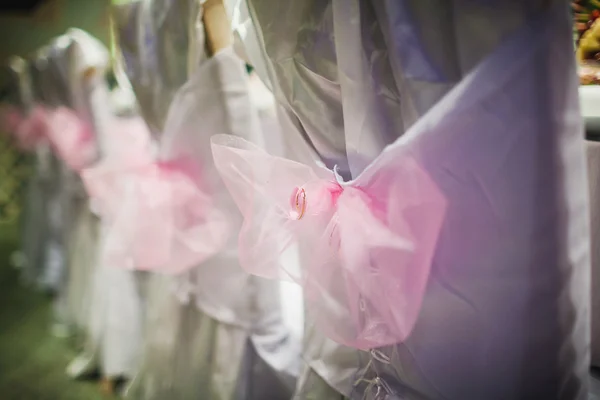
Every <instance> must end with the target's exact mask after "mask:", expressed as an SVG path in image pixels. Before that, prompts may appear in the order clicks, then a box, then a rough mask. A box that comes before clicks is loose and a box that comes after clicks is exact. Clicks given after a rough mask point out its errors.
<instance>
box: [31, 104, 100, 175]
mask: <svg viewBox="0 0 600 400" xmlns="http://www.w3.org/2000/svg"><path fill="white" fill-rule="evenodd" d="M37 110H39V108H38V109H36V110H34V114H35V113H36V112H39V111H37ZM42 113H44V114H45V115H42V118H46V123H47V129H46V131H45V132H46V135H47V137H48V140H49V142H50V145H51V146H52V148H53V149H54V151H55V152H56V153H57V155H58V156H59V157H60V158H61V159H62V160H63V161H64V162H65V164H67V165H68V166H69V167H70V168H72V169H73V170H75V171H80V170H81V169H82V168H84V167H86V166H88V165H90V164H91V163H93V162H94V161H95V160H96V158H97V157H98V149H97V145H96V140H95V138H94V133H93V131H92V129H91V127H90V126H89V125H88V124H86V123H85V122H84V121H83V120H82V119H81V118H79V117H78V116H77V114H76V113H75V112H74V111H72V110H70V109H68V108H66V107H58V108H57V109H54V110H43V111H42Z"/></svg>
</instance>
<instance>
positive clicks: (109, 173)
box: [82, 142, 230, 274]
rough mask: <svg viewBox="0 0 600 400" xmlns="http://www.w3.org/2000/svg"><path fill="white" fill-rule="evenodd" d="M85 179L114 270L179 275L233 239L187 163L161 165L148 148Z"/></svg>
mask: <svg viewBox="0 0 600 400" xmlns="http://www.w3.org/2000/svg"><path fill="white" fill-rule="evenodd" d="M140 143H142V142H140ZM142 144H143V143H142ZM82 177H83V180H84V183H85V185H86V188H87V190H88V193H89V194H90V197H91V198H92V200H93V202H94V204H95V207H96V209H97V210H98V213H99V214H100V216H101V218H102V219H103V222H104V225H105V227H106V231H105V236H104V245H103V252H104V254H103V257H104V260H105V261H106V262H108V263H110V265H111V266H113V267H118V268H133V269H138V270H148V271H154V272H158V273H165V274H178V273H181V272H184V271H186V270H188V269H189V268H192V267H194V266H196V265H198V264H199V263H201V262H202V261H204V260H206V259H207V258H209V257H211V256H213V255H214V254H215V253H217V252H218V251H220V249H221V248H222V247H223V246H224V245H225V243H226V241H227V239H228V238H229V231H230V224H229V220H228V219H227V218H226V216H225V214H224V213H223V212H221V211H220V210H219V208H218V207H216V206H215V204H214V201H213V199H212V197H211V196H210V194H209V193H210V192H209V190H208V189H207V187H206V184H205V182H204V181H203V180H202V177H201V169H200V168H199V166H198V165H197V164H196V163H195V162H194V161H193V160H191V159H189V158H188V159H184V158H180V159H177V160H172V161H167V162H159V161H155V158H154V156H153V155H152V154H151V151H150V148H149V146H146V147H140V148H138V149H130V152H129V153H128V154H125V153H124V154H121V155H120V157H117V158H116V159H112V160H110V159H109V160H108V161H107V162H103V163H101V164H99V165H98V166H95V167H94V168H89V169H87V170H85V171H84V172H83V174H82Z"/></svg>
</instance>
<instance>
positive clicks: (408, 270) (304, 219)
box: [212, 135, 446, 349]
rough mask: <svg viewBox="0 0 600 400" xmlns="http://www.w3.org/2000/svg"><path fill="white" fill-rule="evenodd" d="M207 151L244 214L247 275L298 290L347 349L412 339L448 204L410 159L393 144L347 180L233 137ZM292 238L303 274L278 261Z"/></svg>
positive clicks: (242, 253) (242, 260) (243, 249)
mask: <svg viewBox="0 0 600 400" xmlns="http://www.w3.org/2000/svg"><path fill="white" fill-rule="evenodd" d="M212 147H213V155H214V160H215V165H216V167H217V169H218V171H219V173H220V175H221V177H222V178H223V180H224V181H225V184H226V186H227V188H228V189H229V191H230V193H231V195H232V196H233V199H234V201H235V202H236V204H237V205H238V207H239V209H240V211H241V213H242V214H243V216H244V224H243V227H242V230H241V232H240V237H239V254H240V263H241V265H242V266H243V267H244V268H245V269H246V270H247V271H248V272H250V273H253V274H256V275H260V276H264V277H267V278H284V279H286V278H287V279H291V280H293V281H296V282H299V283H300V284H302V286H303V288H304V291H305V296H306V299H307V302H308V306H309V307H311V314H313V315H314V316H315V317H316V321H317V323H318V324H319V325H320V327H321V329H323V330H324V332H325V333H327V335H328V336H329V337H330V338H332V339H334V340H336V341H338V342H340V343H342V344H345V345H347V346H352V347H356V348H361V349H370V348H373V347H377V346H382V345H387V344H392V343H398V342H401V341H403V340H404V339H405V338H406V337H407V336H408V335H409V334H410V332H411V330H412V327H413V325H414V323H415V321H416V319H417V316H418V313H419V309H420V305H421V300H422V297H423V293H424V290H425V285H426V282H427V278H428V276H429V271H430V268H431V260H432V255H433V251H434V249H435V245H436V241H437V238H438V235H439V232H440V228H441V226H442V221H443V219H444V214H445V208H446V202H445V200H444V198H443V196H442V194H441V192H440V191H439V190H438V188H437V187H436V185H435V184H434V182H433V181H432V180H431V179H430V178H429V176H428V175H427V173H426V172H425V171H424V170H423V169H422V168H421V166H420V165H419V163H418V161H417V160H416V158H415V157H413V156H412V155H411V154H410V153H409V152H407V151H405V149H404V148H402V147H399V148H397V150H401V151H398V155H397V157H390V156H389V154H388V155H387V157H386V158H385V160H386V161H385V162H379V163H374V165H372V168H370V170H369V171H368V173H365V174H363V175H361V177H359V179H357V180H355V181H353V182H347V183H345V182H341V179H339V177H337V174H335V173H332V172H330V171H323V172H324V173H323V174H320V175H322V176H319V175H317V173H316V172H315V171H314V170H313V169H311V168H310V167H308V166H306V165H303V164H300V163H297V162H293V161H290V160H287V159H284V158H278V157H273V156H271V155H269V154H267V153H266V152H265V151H263V150H262V149H260V148H258V147H257V146H254V145H253V144H251V143H249V142H247V141H245V140H243V139H241V138H237V137H234V136H228V135H217V136H215V137H213V140H212ZM392 151H393V150H392ZM296 242H297V243H299V245H300V251H302V252H305V253H306V254H308V255H309V257H308V259H309V260H310V261H309V262H307V263H305V265H303V266H302V268H303V270H302V271H292V270H290V268H288V266H286V265H281V264H280V259H281V255H282V254H283V253H285V252H286V251H287V250H288V248H289V247H290V246H291V245H292V244H294V243H296Z"/></svg>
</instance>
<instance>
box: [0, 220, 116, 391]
mask: <svg viewBox="0 0 600 400" xmlns="http://www.w3.org/2000/svg"><path fill="white" fill-rule="evenodd" d="M16 238H17V231H16V229H15V227H14V226H12V225H6V224H0V398H2V399H3V400H109V398H107V397H105V396H102V395H101V394H100V393H99V390H98V384H97V383H96V382H91V381H87V382H83V381H73V380H71V379H69V378H68V377H67V376H66V374H65V368H66V366H67V364H68V362H69V361H71V360H72V359H73V357H74V356H75V354H76V346H74V344H73V343H72V341H69V340H67V339H61V338H57V337H54V336H52V335H51V333H50V327H51V324H52V305H51V301H50V299H49V298H48V297H47V296H46V295H44V294H42V293H37V292H35V291H33V290H30V289H26V288H24V287H23V285H21V284H20V283H19V279H18V277H19V274H18V270H16V269H15V268H13V267H12V266H10V262H9V261H10V255H11V254H12V252H13V251H14V250H15V249H16V246H17V240H16Z"/></svg>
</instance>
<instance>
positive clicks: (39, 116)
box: [0, 106, 47, 151]
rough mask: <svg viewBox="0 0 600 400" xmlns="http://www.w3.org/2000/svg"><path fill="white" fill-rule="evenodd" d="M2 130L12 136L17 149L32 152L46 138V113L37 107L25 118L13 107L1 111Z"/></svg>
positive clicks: (3, 108) (4, 107)
mask: <svg viewBox="0 0 600 400" xmlns="http://www.w3.org/2000/svg"><path fill="white" fill-rule="evenodd" d="M0 121H1V122H0V123H1V129H2V131H3V132H4V133H7V134H9V135H11V136H12V137H13V138H14V140H15V144H16V145H17V147H18V148H19V149H21V150H24V151H32V150H33V149H34V148H35V147H36V146H37V145H38V143H40V142H41V141H43V140H44V138H45V136H46V128H47V126H46V119H45V112H44V110H43V109H42V108H41V107H36V108H34V109H33V110H32V112H31V113H30V114H29V115H28V116H25V115H24V114H23V113H22V112H21V111H19V110H18V109H17V108H16V107H13V106H3V107H2V108H1V109H0Z"/></svg>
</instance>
